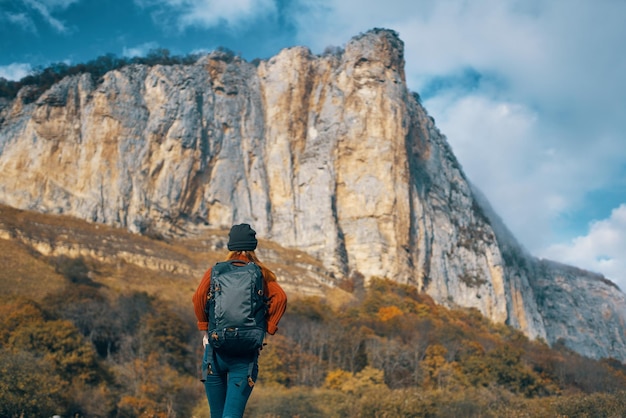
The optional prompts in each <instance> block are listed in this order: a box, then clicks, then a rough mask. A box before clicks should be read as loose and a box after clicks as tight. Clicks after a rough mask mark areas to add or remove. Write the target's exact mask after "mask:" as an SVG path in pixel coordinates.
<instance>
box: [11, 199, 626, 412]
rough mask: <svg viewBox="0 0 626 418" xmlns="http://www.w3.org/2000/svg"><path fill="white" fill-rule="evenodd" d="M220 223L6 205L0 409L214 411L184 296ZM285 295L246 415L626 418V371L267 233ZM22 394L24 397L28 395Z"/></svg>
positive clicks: (265, 248) (210, 258)
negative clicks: (144, 231) (151, 230)
mask: <svg viewBox="0 0 626 418" xmlns="http://www.w3.org/2000/svg"><path fill="white" fill-rule="evenodd" d="M226 237H227V231H204V232H203V233H202V234H198V235H195V236H193V237H192V238H187V239H175V238H167V237H163V236H153V237H152V238H150V237H146V236H140V235H135V234H131V233H128V232H126V231H122V230H119V229H114V228H109V227H106V226H103V225H96V224H90V223H87V222H84V221H80V220H77V219H73V218H68V217H63V216H58V215H42V214H37V213H32V212H27V211H19V210H16V209H12V208H7V207H0V259H1V260H2V266H3V268H2V269H0V285H1V286H0V296H1V297H2V298H1V299H0V300H1V301H2V302H0V375H2V376H3V380H2V382H0V416H21V415H23V416H51V415H53V414H60V415H63V416H76V417H113V416H115V417H140V416H153V417H174V416H178V417H180V416H185V417H187V416H189V417H191V416H195V417H199V418H202V417H208V409H207V406H206V400H205V399H204V391H203V388H202V385H201V384H200V383H199V382H198V380H197V371H198V366H199V361H200V358H201V345H200V343H199V338H198V333H197V330H196V327H195V318H194V316H193V313H192V311H191V303H190V302H191V301H190V299H191V295H192V293H193V291H194V290H195V288H196V286H197V284H198V281H199V279H200V276H201V275H202V273H203V272H204V270H205V269H206V268H207V267H208V266H210V265H211V264H213V263H214V262H216V261H218V260H219V259H220V258H222V257H223V256H224V254H225V249H224V247H225V243H226ZM259 256H260V257H261V258H262V259H263V260H266V261H267V264H268V265H269V266H270V267H271V268H272V269H274V270H275V271H276V272H277V274H278V276H279V278H280V279H281V283H282V284H283V285H284V287H285V289H286V290H287V293H288V295H289V304H288V310H287V313H286V314H285V316H284V317H283V319H282V321H281V323H280V330H279V333H278V334H277V335H276V336H273V337H271V338H269V339H268V345H267V346H266V348H265V349H264V350H263V351H262V353H261V357H260V370H261V374H260V376H259V381H258V382H257V383H258V385H257V386H255V391H254V392H253V396H252V398H251V400H250V403H249V407H248V415H247V416H250V417H252V416H264V417H295V416H301V417H383V416H385V417H404V416H415V417H459V416H463V417H494V418H495V417H552V416H555V417H556V416H563V417H565V416H567V417H592V416H593V417H613V416H626V402H625V400H626V365H624V364H622V363H620V362H618V361H616V360H613V359H605V360H602V361H595V360H591V359H587V358H584V357H581V356H579V355H577V354H576V353H573V352H571V351H569V350H567V349H566V348H565V347H562V346H557V347H554V348H549V347H548V346H547V345H546V344H545V343H543V342H541V341H529V340H528V339H527V338H526V337H525V336H524V335H522V334H521V333H520V332H519V331H517V330H514V329H512V328H510V327H508V326H504V325H499V324H493V323H491V322H490V321H488V320H487V319H485V318H484V317H483V316H482V315H480V313H479V312H478V311H476V310H472V309H460V310H449V309H445V308H443V307H441V306H438V305H436V304H435V303H434V302H433V301H432V299H431V298H430V297H428V296H427V295H424V294H419V293H418V292H417V290H416V289H415V288H413V287H410V286H404V285H399V284H397V283H394V282H392V281H389V280H385V279H373V280H372V281H371V283H370V284H369V286H368V287H367V288H364V287H363V285H362V283H358V281H355V282H351V283H350V286H349V287H348V286H347V285H345V284H344V285H342V286H337V287H332V288H331V287H328V286H326V285H325V284H324V282H332V279H331V278H330V277H329V276H328V275H327V273H326V272H325V270H324V266H323V265H322V263H320V262H319V261H318V260H315V259H313V258H312V257H310V256H308V255H306V254H303V253H301V252H298V251H293V250H289V249H284V248H282V247H280V246H278V245H276V244H274V243H271V242H261V245H260V250H259ZM25 394H28V396H26V395H25Z"/></svg>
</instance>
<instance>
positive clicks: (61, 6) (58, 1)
mask: <svg viewBox="0 0 626 418" xmlns="http://www.w3.org/2000/svg"><path fill="white" fill-rule="evenodd" d="M22 1H23V3H24V4H25V5H26V6H27V7H28V8H29V9H31V10H34V11H35V12H37V13H38V14H39V16H40V17H41V18H42V19H43V20H44V21H45V22H46V23H47V24H48V25H49V26H51V27H52V28H53V29H54V30H56V31H57V32H59V33H68V32H69V31H70V30H69V28H68V27H67V26H66V25H65V22H63V21H62V20H60V19H58V18H56V17H55V16H54V14H55V12H57V11H59V10H61V11H62V10H65V9H67V8H68V7H69V6H70V5H72V4H74V3H77V2H78V1H79V0H22Z"/></svg>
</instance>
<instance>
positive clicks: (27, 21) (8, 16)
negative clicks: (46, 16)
mask: <svg viewBox="0 0 626 418" xmlns="http://www.w3.org/2000/svg"><path fill="white" fill-rule="evenodd" d="M3 20H6V21H8V22H9V23H11V24H13V25H15V26H18V27H20V28H21V29H22V30H23V31H26V32H31V33H34V34H36V33H37V26H35V22H33V20H32V19H31V18H30V17H29V16H28V14H26V13H9V12H5V13H4V15H3V14H1V13H0V22H1V21H3Z"/></svg>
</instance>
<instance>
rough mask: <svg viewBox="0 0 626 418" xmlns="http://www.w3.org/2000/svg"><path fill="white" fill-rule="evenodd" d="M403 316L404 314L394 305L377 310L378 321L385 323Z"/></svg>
mask: <svg viewBox="0 0 626 418" xmlns="http://www.w3.org/2000/svg"><path fill="white" fill-rule="evenodd" d="M402 315H404V312H402V310H401V309H400V308H398V307H397V306H395V305H391V306H383V307H382V308H380V309H379V310H378V319H380V320H381V321H383V322H387V321H390V320H392V319H393V318H396V317H398V316H402Z"/></svg>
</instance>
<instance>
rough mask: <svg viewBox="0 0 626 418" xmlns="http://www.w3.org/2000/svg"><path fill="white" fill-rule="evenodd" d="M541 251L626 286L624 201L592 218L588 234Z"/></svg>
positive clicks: (550, 256) (625, 212)
mask: <svg viewBox="0 0 626 418" xmlns="http://www.w3.org/2000/svg"><path fill="white" fill-rule="evenodd" d="M540 255H541V256H542V257H544V258H548V259H552V260H559V261H561V262H564V263H567V264H570V265H574V266H578V267H582V268H585V269H588V270H591V271H594V272H598V273H602V274H603V275H604V276H606V277H607V278H609V279H611V280H612V281H614V282H615V283H616V284H617V285H618V286H619V287H620V289H622V290H626V203H625V204H622V205H620V206H619V207H618V208H616V209H614V210H613V211H612V213H611V216H610V217H609V218H607V219H604V220H601V221H594V222H592V223H591V224H590V226H589V232H588V234H587V235H585V236H580V237H576V238H574V239H573V240H571V241H570V242H569V243H567V244H555V245H551V246H550V247H548V248H547V249H545V250H544V251H542V253H541V254H540Z"/></svg>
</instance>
